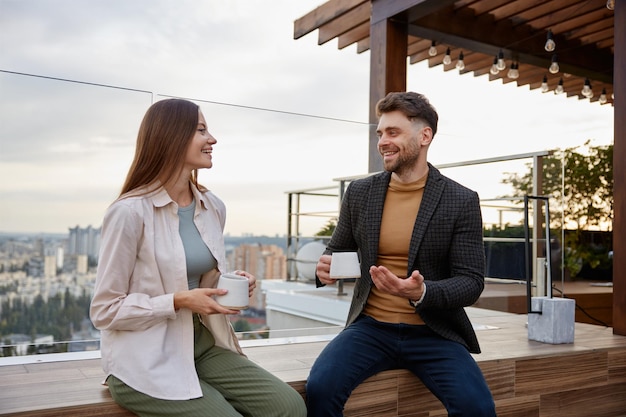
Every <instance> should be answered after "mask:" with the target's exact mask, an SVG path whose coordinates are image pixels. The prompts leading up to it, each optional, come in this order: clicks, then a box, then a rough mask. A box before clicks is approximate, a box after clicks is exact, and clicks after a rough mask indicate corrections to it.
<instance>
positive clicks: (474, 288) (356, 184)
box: [318, 164, 485, 353]
mask: <svg viewBox="0 0 626 417" xmlns="http://www.w3.org/2000/svg"><path fill="white" fill-rule="evenodd" d="M390 178H391V174H390V173H389V172H382V173H379V174H375V175H372V176H369V177H367V178H363V179H359V180H356V181H353V182H351V183H350V185H349V186H348V188H347V189H346V193H345V195H344V199H343V201H342V206H341V211H340V214H339V220H338V222H337V227H336V229H335V232H334V233H333V236H332V238H331V240H330V242H329V243H328V247H327V250H326V252H325V253H327V254H328V253H332V252H335V251H354V250H356V251H358V252H359V257H360V260H361V278H360V279H357V280H356V284H355V288H354V294H353V297H352V303H351V305H350V311H349V313H348V319H347V322H346V326H348V325H350V323H352V322H353V321H354V320H355V319H356V318H357V317H358V316H359V314H361V312H362V311H363V308H364V306H365V303H366V302H367V298H368V296H369V293H370V289H371V287H372V285H373V284H372V278H371V276H370V274H369V267H370V266H371V265H374V264H375V263H376V260H377V259H378V241H379V235H380V223H381V219H382V214H383V205H384V202H385V194H386V192H387V187H388V185H389V180H390ZM408 253H409V258H408V265H407V276H409V275H410V274H411V272H412V271H414V270H416V269H417V270H419V271H420V272H421V274H422V275H423V276H424V279H425V283H426V287H427V290H426V295H425V297H424V300H423V302H422V303H421V304H420V305H419V306H418V307H417V308H416V309H415V311H416V312H418V313H419V314H420V316H421V317H422V319H423V320H424V322H425V323H426V325H428V326H429V327H430V328H431V329H432V330H433V331H435V332H436V333H438V334H439V335H441V336H443V337H445V338H447V339H451V340H454V341H457V342H459V343H461V344H463V345H464V346H466V347H467V348H468V350H469V351H470V352H472V353H480V347H479V345H478V340H477V338H476V334H475V333H474V330H473V328H472V324H471V323H470V321H469V319H468V317H467V315H466V313H465V310H464V308H463V307H466V306H470V305H472V304H474V303H475V302H476V300H477V299H478V297H479V296H480V294H481V293H482V291H483V288H484V273H485V251H484V246H483V228H482V216H481V211H480V204H479V198H478V194H477V193H476V192H474V191H472V190H470V189H468V188H466V187H464V186H462V185H460V184H458V183H456V182H454V181H453V180H451V179H449V178H447V177H445V176H443V175H442V174H441V173H440V172H439V170H438V169H436V168H435V167H433V166H432V165H430V164H429V173H428V180H427V182H426V187H425V188H424V196H423V197H422V202H421V205H420V209H419V213H418V216H417V219H416V220H415V226H414V227H413V234H412V236H411V243H410V245H409V248H408ZM318 284H319V280H318ZM408 302H409V301H408V300H407V303H408Z"/></svg>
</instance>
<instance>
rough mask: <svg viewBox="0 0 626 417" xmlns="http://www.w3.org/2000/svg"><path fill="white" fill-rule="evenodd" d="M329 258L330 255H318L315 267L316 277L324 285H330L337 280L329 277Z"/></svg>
mask: <svg viewBox="0 0 626 417" xmlns="http://www.w3.org/2000/svg"><path fill="white" fill-rule="evenodd" d="M331 259H332V256H331V255H322V256H320V259H319V261H317V266H316V267H315V273H316V275H317V278H318V279H319V280H320V282H321V283H322V284H324V285H332V284H334V283H335V282H336V281H337V280H336V279H332V278H331V277H330V261H331Z"/></svg>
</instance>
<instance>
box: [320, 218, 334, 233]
mask: <svg viewBox="0 0 626 417" xmlns="http://www.w3.org/2000/svg"><path fill="white" fill-rule="evenodd" d="M335 227H337V220H336V219H334V218H333V219H330V220H328V221H327V222H326V224H325V225H324V227H322V228H321V229H320V230H319V231H318V232H317V233H315V236H332V235H333V232H334V231H335Z"/></svg>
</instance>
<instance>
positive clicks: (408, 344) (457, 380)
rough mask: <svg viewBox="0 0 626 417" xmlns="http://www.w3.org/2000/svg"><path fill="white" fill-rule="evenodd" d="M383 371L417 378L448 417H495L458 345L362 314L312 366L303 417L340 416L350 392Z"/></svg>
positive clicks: (485, 390) (414, 327)
mask: <svg viewBox="0 0 626 417" xmlns="http://www.w3.org/2000/svg"><path fill="white" fill-rule="evenodd" d="M388 369H408V370H409V371H411V372H412V373H414V374H415V375H417V377H418V378H419V379H420V380H421V381H422V382H423V383H424V385H425V386H426V387H427V388H428V389H429V390H430V391H431V392H432V393H433V394H434V395H435V396H436V397H437V398H439V400H440V401H441V402H442V403H443V405H444V406H445V407H446V409H447V410H448V416H455V417H456V416H467V417H483V416H484V417H494V416H495V415H496V412H495V404H494V401H493V398H492V396H491V392H490V391H489V387H488V386H487V383H486V382H485V379H484V377H483V374H482V372H481V371H480V368H479V367H478V365H477V364H476V361H475V360H474V358H473V357H472V355H471V354H470V353H469V351H468V350H467V349H466V348H465V347H464V346H463V345H461V344H460V343H457V342H453V341H451V340H448V339H444V338H442V337H441V336H439V335H437V334H436V333H434V332H433V331H431V330H430V329H429V328H428V327H427V326H423V325H422V326H418V325H409V324H391V323H382V322H379V321H376V320H374V319H373V318H371V317H368V316H361V317H359V318H358V319H357V320H356V321H355V322H354V323H352V324H351V325H350V326H348V327H347V328H346V329H344V330H343V331H342V332H341V333H340V334H339V335H337V336H336V337H335V338H334V339H333V340H332V341H331V342H330V343H329V344H328V345H327V346H326V348H325V349H324V350H323V351H322V353H321V354H320V355H319V357H318V358H317V360H316V361H315V363H314V364H313V367H312V368H311V372H310V374H309V378H308V380H307V384H306V398H307V408H308V414H307V416H308V417H337V416H342V415H343V408H344V405H345V403H346V401H348V397H349V396H350V393H351V392H352V391H353V390H354V389H355V388H356V387H357V386H358V385H359V384H360V383H361V382H363V381H365V380H366V379H367V378H368V377H370V376H372V375H374V374H377V373H379V372H381V371H385V370H388ZM417 411H419V410H417Z"/></svg>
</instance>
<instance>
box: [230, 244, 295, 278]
mask: <svg viewBox="0 0 626 417" xmlns="http://www.w3.org/2000/svg"><path fill="white" fill-rule="evenodd" d="M228 262H229V265H230V267H231V269H232V270H236V269H241V270H244V271H248V272H250V273H251V274H252V275H254V276H255V277H257V279H285V278H286V277H287V257H286V255H285V253H284V251H283V249H282V248H281V247H279V246H277V245H261V244H256V245H255V244H243V245H239V246H237V247H236V248H235V249H234V250H233V251H232V253H230V256H229V259H228Z"/></svg>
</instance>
